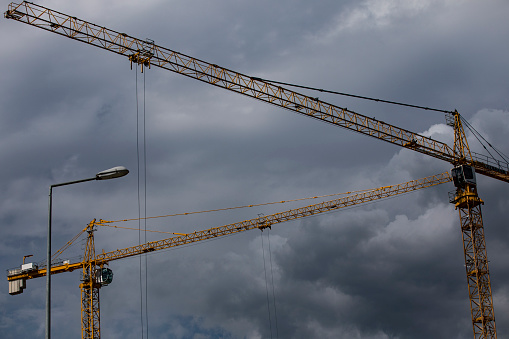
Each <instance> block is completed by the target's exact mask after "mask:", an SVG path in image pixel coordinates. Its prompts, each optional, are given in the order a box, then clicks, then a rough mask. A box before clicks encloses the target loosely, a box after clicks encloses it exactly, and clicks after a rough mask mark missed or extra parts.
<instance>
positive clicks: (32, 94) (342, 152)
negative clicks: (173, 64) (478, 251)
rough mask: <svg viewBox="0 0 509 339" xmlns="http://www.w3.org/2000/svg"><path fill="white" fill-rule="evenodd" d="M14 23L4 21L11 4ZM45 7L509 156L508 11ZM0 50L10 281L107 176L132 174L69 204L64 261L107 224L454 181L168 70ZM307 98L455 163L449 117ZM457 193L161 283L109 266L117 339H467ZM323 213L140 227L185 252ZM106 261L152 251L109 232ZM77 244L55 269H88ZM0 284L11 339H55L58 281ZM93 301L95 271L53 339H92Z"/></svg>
mask: <svg viewBox="0 0 509 339" xmlns="http://www.w3.org/2000/svg"><path fill="white" fill-rule="evenodd" d="M1 3H2V12H4V11H6V10H7V9H8V4H9V2H8V1H5V0H1ZM36 3H38V4H40V5H43V6H46V7H49V8H51V9H54V10H57V11H60V12H63V13H66V14H69V15H71V16H76V17H78V18H80V19H83V20H86V21H89V22H92V23H95V24H97V25H99V26H105V27H107V28H110V29H113V30H115V31H119V32H125V33H127V34H129V35H131V36H134V37H137V38H140V39H146V38H150V39H152V40H154V41H155V43H156V44H158V45H160V46H163V47H167V48H169V49H173V50H176V51H180V52H182V53H185V54H187V55H190V56H193V57H196V58H198V59H201V60H205V61H208V62H210V63H214V64H218V65H220V66H223V67H226V68H229V69H232V70H236V71H239V72H241V73H243V74H247V75H250V76H255V77H262V78H267V79H273V80H278V81H282V82H288V83H296V84H301V85H305V86H311V87H317V88H325V89H330V90H334V91H340V92H346V93H352V94H357V95H362V96H370V97H375V98H381V99H385V100H393V101H400V102H405V103H410V104H414V105H422V106H428V107H434V108H439V109H445V110H454V109H457V110H458V111H459V112H460V113H461V114H462V115H463V116H464V117H465V118H466V119H467V120H468V121H469V122H470V124H471V125H473V126H474V127H475V128H476V129H477V130H478V131H479V132H480V133H481V134H482V135H483V136H484V137H485V138H486V140H488V141H489V142H490V143H491V144H492V145H494V146H495V147H497V148H498V149H499V150H501V151H502V152H504V153H505V154H509V145H508V143H507V135H508V133H509V96H508V95H507V91H508V89H509V63H508V60H509V44H508V39H507V36H508V32H509V21H508V20H507V17H508V16H509V2H507V1H505V0H499V1H497V0H493V1H482V2H481V1H474V0H464V1H462V0H455V1H453V0H450V1H445V0H419V1H414V0H362V1H353V0H348V1H345V0H342V1H337V0H336V1H330V0H327V1H301V0H296V1H287V0H283V1H267V0H262V1H232V0H230V1H224V0H216V1H196V0H190V1H189V0H188V1H183V0H172V1H161V0H148V1H143V2H141V1H132V0H123V1H117V0H115V1H108V2H104V1H99V0H89V1H79V2H78V1H62V0H51V1H36ZM0 41H1V45H2V48H1V49H0V60H1V65H2V72H1V76H0V79H1V80H0V119H1V120H0V139H1V142H0V157H1V159H2V166H1V167H0V175H1V180H0V185H1V186H0V189H1V192H2V197H1V199H0V263H1V266H2V267H3V268H4V269H8V268H13V267H19V265H20V264H21V261H22V258H23V256H24V255H28V254H33V258H30V259H27V260H33V261H34V262H40V261H43V260H45V256H46V254H45V251H46V228H47V220H48V189H49V186H50V185H51V184H55V183H59V182H66V181H71V180H76V179H81V178H87V177H90V176H94V175H95V173H97V172H99V171H101V170H104V169H107V168H110V167H113V166H118V165H123V166H126V167H127V168H129V169H130V171H131V173H130V174H129V175H128V176H127V177H125V178H122V179H116V180H111V181H103V182H95V181H94V182H88V183H82V184H79V185H73V186H68V187H59V188H56V189H55V190H54V192H53V195H54V198H53V206H54V208H53V248H54V249H55V250H56V249H58V248H60V247H62V246H63V245H64V244H65V243H66V242H67V241H69V240H70V239H71V238H72V237H73V236H74V235H75V234H77V233H78V232H79V231H80V230H81V229H83V228H84V227H85V226H86V225H87V224H88V223H89V222H90V221H91V220H92V219H94V218H97V219H106V220H118V219H127V218H137V217H138V216H139V215H140V213H141V215H144V214H146V215H148V216H159V215H168V214H173V213H183V212H192V211H202V210H210V209H218V208H227V207H234V206H241V205H249V204H260V203H265V202H273V201H281V200H290V199H297V198H304V197H312V196H317V195H327V194H333V193H341V192H348V191H354V190H359V189H366V188H374V187H380V186H386V185H391V184H397V183H400V182H404V181H408V180H412V179H418V178H421V177H424V176H429V175H433V174H438V173H442V172H445V171H449V170H450V167H451V165H450V164H448V163H445V162H442V161H440V160H437V159H433V158H429V157H426V156H424V155H421V154H417V153H414V152H412V151H410V150H402V149H400V148H398V147H396V146H393V145H390V144H387V143H384V142H381V141H378V140H376V139H372V138H368V137H366V136H363V135H360V134H355V133H352V132H350V131H347V130H343V129H341V128H338V127H335V126H332V125H328V124H324V123H321V122H318V121H315V120H313V119H309V118H306V117H303V116H300V115H297V114H295V113H292V112H289V111H285V110H282V109H280V108H277V107H272V106H270V105H267V104H264V103H260V102H257V101H255V100H253V99H250V98H247V97H243V96H240V95H238V94H235V93H230V92H227V91H225V90H222V89H219V88H216V87H213V86H210V85H207V84H204V83H201V82H198V81H195V80H192V79H189V78H185V77H183V76H181V75H178V74H174V73H171V72H169V71H167V70H163V69H158V68H155V67H153V68H152V69H150V70H147V71H146V72H144V73H143V74H141V73H140V72H139V70H138V71H137V70H136V67H133V70H131V69H130V64H129V61H128V60H127V58H125V57H121V56H118V55H116V54H113V53H110V52H107V51H104V50H101V49H98V48H95V47H93V46H89V45H86V44H83V43H80V42H77V41H73V40H71V39H68V38H64V37H61V36H58V35H56V34H52V33H49V32H46V31H43V30H40V29H38V28H35V27H31V26H28V25H25V24H22V23H18V22H15V21H13V20H7V19H4V18H3V17H2V18H1V19H0ZM137 93H138V100H137V99H136V94H137ZM304 94H307V95H311V96H313V97H316V96H319V97H320V99H322V100H324V101H327V102H331V103H333V104H336V105H338V106H342V107H348V108H349V109H351V110H354V111H356V112H359V113H362V114H365V115H367V116H370V117H375V118H376V119H378V120H382V121H386V122H388V123H391V124H393V125H396V126H399V127H402V128H405V129H409V130H412V131H415V132H419V133H424V134H426V135H428V136H431V137H432V138H435V139H438V140H441V141H444V142H447V143H449V144H452V140H453V135H452V129H450V128H449V127H447V126H446V125H445V118H444V114H442V113H437V112H430V111H423V110H415V109H409V108H401V107H397V106H390V105H386V104H380V103H373V102H366V101H359V100H354V99H352V98H346V97H341V96H334V95H327V94H323V93H317V92H304ZM143 112H145V117H144V119H143ZM137 114H138V115H137ZM143 122H145V124H143ZM137 126H138V127H137ZM143 127H144V128H143ZM143 131H144V133H143ZM143 140H145V144H142V143H141V141H143ZM469 140H470V142H471V147H472V149H474V150H476V151H479V152H481V151H482V148H481V147H480V146H479V145H478V144H476V143H475V140H474V139H473V138H470V139H469ZM137 150H139V151H137ZM144 150H146V152H144ZM138 159H140V161H138ZM145 163H146V170H145V165H144V164H145ZM145 183H146V184H145ZM478 183H479V188H478V191H479V194H480V197H481V198H482V199H483V200H484V201H485V205H484V206H483V217H484V226H485V235H486V243H487V250H488V258H489V265H490V273H491V282H492V291H493V302H494V308H495V314H496V325H497V329H498V336H499V338H503V337H509V319H508V317H507V314H509V283H508V281H509V235H508V231H507V210H508V209H509V195H508V192H507V188H508V187H509V186H507V184H506V183H502V182H498V181H496V180H494V179H490V178H485V177H482V176H481V175H479V176H478ZM453 189H454V187H453V185H452V184H445V185H441V186H439V187H435V188H430V189H426V190H422V191H419V192H416V193H412V194H408V195H405V196H402V197H398V198H394V199H389V200H386V201H380V202H376V203H371V204H369V205H365V206H359V207H357V208H351V209H347V210H343V211H339V212H336V213H328V214H326V215H323V216H315V217H312V218H308V219H303V220H301V221H295V222H289V223H286V224H279V225H275V226H274V227H273V228H272V230H271V231H270V232H268V231H264V232H263V233H261V232H260V231H258V230H253V231H249V232H245V233H243V234H238V235H235V236H231V237H226V238H224V239H218V240H215V241H211V242H205V243H200V244H196V245H194V246H188V247H185V248H181V249H175V250H171V251H162V252H161V253H156V254H152V255H150V256H148V257H146V265H145V258H143V260H141V263H140V259H139V258H138V257H136V258H131V259H125V260H119V261H114V262H111V264H110V268H111V269H112V270H113V272H114V280H113V283H112V284H111V285H109V286H107V287H104V288H102V289H101V330H102V337H103V338H141V337H142V335H143V337H144V338H147V332H148V338H178V339H180V338H196V339H198V338H253V339H254V338H276V337H279V338H359V339H360V338H363V339H364V338H366V339H367V338H369V339H389V338H391V339H392V338H394V339H395V338H398V339H403V338H417V339H419V338H444V339H445V338H447V339H450V338H471V337H473V332H472V325H471V318H470V306H469V301H468V290H467V283H466V275H465V269H464V258H463V249H462V242H461V231H460V224H459V218H458V214H457V211H455V210H454V206H453V205H452V204H450V203H449V202H448V194H447V193H448V192H449V191H452V190H453ZM145 195H146V200H145V199H144V197H145ZM139 197H140V198H139ZM315 202H316V201H307V202H306V201H305V202H302V201H300V202H298V203H293V204H280V205H270V206H269V207H254V208H248V209H242V210H228V211H225V212H217V213H206V214H198V215H194V216H186V217H169V218H160V219H152V220H149V221H147V223H146V227H147V229H150V230H159V231H164V232H180V233H187V232H192V231H194V230H200V229H206V228H210V227H215V226H220V225H223V224H228V223H231V222H235V221H240V220H244V219H251V218H255V217H257V216H258V215H260V214H262V213H263V214H269V213H273V212H276V211H283V210H287V209H290V208H294V207H298V206H302V205H306V204H311V203H315ZM145 204H146V210H145V208H144V206H145ZM139 206H141V208H139ZM139 225H140V224H139V223H138V222H132V223H118V226H122V227H133V228H138V227H139ZM141 226H142V227H145V224H144V223H141ZM260 233H261V235H262V236H263V238H262V237H261V235H260ZM142 237H145V235H144V234H142ZM146 237H147V239H148V240H154V239H161V238H164V237H165V235H153V234H152V233H149V234H147V235H146ZM262 239H263V247H262ZM95 242H96V250H97V252H100V251H102V250H103V249H104V250H105V251H109V250H115V249H117V248H123V247H128V246H132V245H136V244H138V242H139V232H138V231H129V230H112V229H104V228H99V229H98V230H97V232H96V233H95ZM83 243H84V242H83V240H79V241H77V242H76V245H75V246H73V247H71V248H70V249H69V250H68V251H67V252H66V253H65V255H64V256H63V257H62V259H67V258H77V257H78V256H80V255H82V254H83ZM269 245H270V251H269ZM264 259H265V261H264ZM264 266H265V269H264ZM140 272H141V273H140ZM145 272H146V274H147V277H148V279H147V280H148V284H147V285H145ZM266 275H267V279H268V280H266V278H265V276H266ZM4 281H5V282H4V284H3V288H1V289H0V305H1V307H0V333H1V335H0V336H1V337H2V338H42V337H43V336H44V316H45V313H44V310H45V284H46V280H45V279H44V278H40V279H35V280H31V281H28V282H27V289H26V290H25V292H24V293H23V294H21V295H16V296H10V295H9V294H8V284H7V281H6V280H4ZM140 281H141V283H140ZM79 284H80V272H72V273H64V274H60V275H56V276H54V277H53V279H52V285H53V294H52V296H53V299H52V325H53V327H52V328H53V331H52V334H53V338H55V339H59V338H77V337H79V336H80V290H79ZM142 304H143V307H142V306H141V305H142ZM147 320H148V321H147Z"/></svg>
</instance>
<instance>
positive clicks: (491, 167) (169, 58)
mask: <svg viewBox="0 0 509 339" xmlns="http://www.w3.org/2000/svg"><path fill="white" fill-rule="evenodd" d="M4 16H5V18H8V19H13V20H15V21H19V22H23V23H26V24H29V25H31V26H35V27H39V28H41V29H44V30H47V31H50V32H53V33H57V34H60V35H63V36H65V37H68V38H71V39H74V40H78V41H81V42H84V43H86V44H89V45H92V46H96V47H99V48H102V49H105V50H107V51H110V52H113V53H117V54H120V55H123V56H126V57H127V58H128V59H129V60H130V62H131V66H132V63H133V62H134V63H137V64H140V65H141V66H142V70H143V66H146V67H151V66H156V67H160V68H164V69H166V70H169V71H172V72H175V73H178V74H182V75H185V76H187V77H190V78H193V79H196V80H200V81H202V82H205V83H208V84H211V85H214V86H216V87H220V88H224V89H227V90H230V91H232V92H235V93H239V94H243V95H245V96H249V97H252V98H255V99H258V100H260V101H263V102H266V103H269V104H273V105H275V106H278V107H281V108H285V109H288V110H291V111H293V112H296V113H299V114H302V115H305V116H308V117H311V118H314V119H317V120H321V121H323V122H327V123H330V124H333V125H336V126H339V127H343V128H346V129H349V130H352V131H355V132H358V133H361V134H364V135H367V136H370V137H373V138H376V139H379V140H383V141H386V142H388V143H391V144H394V145H398V146H401V147H404V148H408V149H412V150H414V151H416V152H419V153H423V154H426V155H429V156H431V157H434V158H437V159H441V160H445V161H447V162H449V163H451V164H452V165H453V167H454V169H453V170H452V174H453V176H454V178H455V180H454V183H455V186H456V193H455V194H454V196H453V197H452V198H451V199H450V201H451V202H452V203H454V205H455V207H456V209H457V210H458V211H459V215H460V220H461V230H462V235H463V245H464V257H465V265H466V274H467V280H468V287H469V299H470V306H471V316H472V326H473V331H474V337H475V338H476V339H477V338H496V328H495V316H494V311H493V301H492V294H491V283H490V279H489V270H488V259H487V254H486V246H485V239H484V226H483V222H482V215H481V205H482V200H481V199H480V198H479V197H478V195H477V188H476V181H475V172H477V173H480V174H483V175H486V176H488V177H491V178H494V179H497V180H500V181H504V182H509V163H507V162H506V161H499V160H496V159H494V158H491V157H485V156H482V155H479V154H476V153H474V152H471V151H470V149H469V146H468V143H467V140H466V137H465V132H464V130H463V126H462V121H461V119H462V118H461V116H460V114H459V113H458V112H457V111H455V112H450V113H447V116H446V119H447V122H448V124H449V125H450V126H451V127H453V128H454V136H455V140H454V145H453V146H452V147H451V146H449V145H447V144H445V143H442V142H440V141H437V140H434V139H432V138H428V137H425V136H422V135H419V134H418V133H414V132H411V131H409V130H406V129H403V128H399V127H397V126H394V125H391V124H388V123H385V122H383V121H379V120H376V119H374V118H370V117H368V116H365V115H362V114H359V113H356V112H354V111H351V110H348V109H346V108H342V107H339V106H336V105H332V104H329V103H326V102H323V101H321V100H319V99H317V98H313V97H310V96H307V95H303V94H300V93H298V92H295V91H293V90H290V89H288V88H285V87H282V86H279V85H277V84H274V83H271V82H269V81H266V80H263V79H260V78H257V77H252V76H247V75H244V74H241V73H238V72H235V71H231V70H229V69H227V68H223V67H220V66H218V65H216V64H212V63H208V62H205V61H202V60H199V59H196V58H193V57H190V56H187V55H185V54H182V53H179V52H176V51H173V50H171V49H168V48H164V47H161V46H158V45H156V44H155V43H154V42H153V41H151V40H140V39H137V38H134V37H132V36H129V35H127V34H125V33H120V32H117V31H114V30H111V29H108V28H106V27H104V26H98V25H95V24H93V23H90V22H87V21H84V20H81V19H78V18H76V17H74V16H69V15H67V14H63V13H60V12H57V11H54V10H51V9H49V8H46V7H43V6H39V5H36V4H32V3H29V2H22V3H20V4H17V3H11V4H10V5H9V9H8V10H7V12H5V14H4Z"/></svg>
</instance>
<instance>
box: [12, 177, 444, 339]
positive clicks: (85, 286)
mask: <svg viewBox="0 0 509 339" xmlns="http://www.w3.org/2000/svg"><path fill="white" fill-rule="evenodd" d="M451 180H452V178H451V176H450V175H449V174H448V173H447V172H446V173H442V174H438V175H433V176H429V177H426V178H422V179H418V180H412V181H408V182H405V183H401V184H398V185H392V186H384V187H380V188H377V189H373V190H370V191H366V192H362V193H358V194H354V195H349V196H346V197H342V198H339V199H334V200H330V201H325V202H321V203H319V204H314V205H309V206H305V207H301V208H296V209H291V210H288V211H284V212H280V213H274V214H270V215H266V216H260V217H258V218H254V219H249V220H244V221H240V222H236V223H233V224H228V225H224V226H220V227H213V228H209V229H206V230H203V231H195V232H193V233H187V234H184V233H174V234H177V236H175V237H171V238H168V239H163V240H158V241H151V242H148V243H146V244H141V245H136V246H132V247H127V248H124V249H117V250H115V251H111V252H104V251H103V252H102V253H99V254H96V252H95V242H94V232H95V229H96V226H99V225H106V224H110V223H111V222H109V221H105V220H99V221H96V220H92V221H91V222H90V223H89V224H88V225H87V226H86V227H85V229H84V231H86V232H87V243H86V246H85V253H84V257H83V260H82V261H81V262H78V263H72V264H71V263H65V264H62V265H50V271H51V274H57V273H64V272H71V271H73V270H76V269H82V279H81V280H82V283H81V284H80V289H81V333H82V338H83V339H99V338H100V307H99V289H100V288H101V287H102V286H106V285H108V284H110V283H111V281H112V279H113V274H112V273H111V270H110V269H109V268H105V266H106V265H108V264H109V262H111V261H114V260H118V259H123V258H128V257H132V256H136V255H141V254H145V253H150V252H155V251H159V250H164V249H168V248H172V247H178V246H182V245H187V244H191V243H195V242H199V241H204V240H210V239H214V238H218V237H222V236H227V235H232V234H235V233H239V232H244V231H248V230H252V229H257V228H258V229H260V230H263V229H265V228H268V227H272V225H275V224H278V223H282V222H285V221H291V220H296V219H300V218H304V217H308V216H312V215H318V214H321V213H325V212H330V211H335V210H338V209H341V208H346V207H351V206H355V205H360V204H364V203H368V202H372V201H376V200H380V199H385V198H389V197H392V196H397V195H401V194H405V193H409V192H412V191H416V190H419V189H423V188H427V187H433V186H436V185H440V184H443V183H446V182H450V181H451ZM22 267H23V266H22ZM32 267H33V266H32ZM46 272H47V267H45V268H41V269H38V268H35V269H29V270H23V269H12V270H9V273H8V276H7V280H8V281H9V293H10V294H19V293H22V292H23V289H24V288H26V280H27V279H35V278H40V277H43V276H45V275H46ZM21 286H22V287H21Z"/></svg>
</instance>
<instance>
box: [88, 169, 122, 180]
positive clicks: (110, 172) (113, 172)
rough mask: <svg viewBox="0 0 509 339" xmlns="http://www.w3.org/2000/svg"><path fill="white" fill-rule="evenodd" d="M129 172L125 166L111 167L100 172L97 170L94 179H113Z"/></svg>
mask: <svg viewBox="0 0 509 339" xmlns="http://www.w3.org/2000/svg"><path fill="white" fill-rule="evenodd" d="M127 173H129V170H128V169H127V168H125V167H124V166H117V167H113V168H110V169H107V170H104V171H102V172H99V173H97V174H96V175H95V179H96V180H107V179H114V178H120V177H123V176H124V175H127Z"/></svg>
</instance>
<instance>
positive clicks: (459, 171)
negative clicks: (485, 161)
mask: <svg viewBox="0 0 509 339" xmlns="http://www.w3.org/2000/svg"><path fill="white" fill-rule="evenodd" d="M451 176H452V180H453V182H454V186H456V187H457V188H464V187H465V185H466V184H467V185H473V186H476V184H477V183H476V180H475V170H474V168H473V167H472V166H469V165H459V166H456V167H454V168H453V169H452V170H451Z"/></svg>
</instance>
